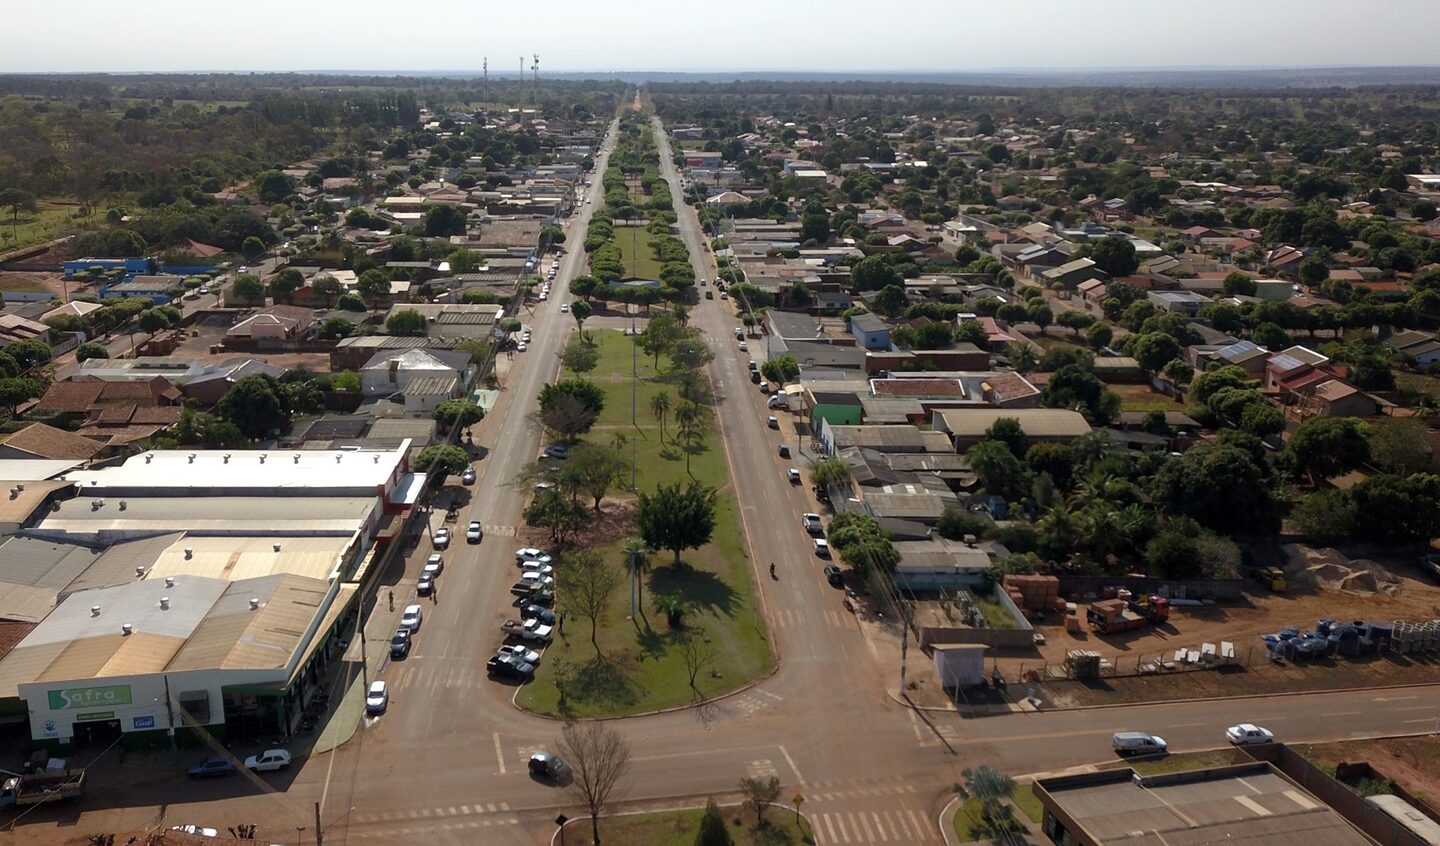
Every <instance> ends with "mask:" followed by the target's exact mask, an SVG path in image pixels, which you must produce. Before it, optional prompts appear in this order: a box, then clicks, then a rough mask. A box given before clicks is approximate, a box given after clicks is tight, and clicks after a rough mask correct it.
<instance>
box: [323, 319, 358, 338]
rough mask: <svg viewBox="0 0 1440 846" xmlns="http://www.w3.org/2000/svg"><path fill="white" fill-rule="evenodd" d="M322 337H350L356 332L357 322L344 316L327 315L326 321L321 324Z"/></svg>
mask: <svg viewBox="0 0 1440 846" xmlns="http://www.w3.org/2000/svg"><path fill="white" fill-rule="evenodd" d="M319 333H320V337H322V338H325V339H327V340H335V339H338V338H348V337H350V336H351V335H353V334H355V324H354V323H352V322H350V321H349V320H347V319H345V318H343V317H339V316H336V317H327V318H325V322H324V323H321V324H320V330H319Z"/></svg>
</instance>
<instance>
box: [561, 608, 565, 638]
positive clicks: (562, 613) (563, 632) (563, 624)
mask: <svg viewBox="0 0 1440 846" xmlns="http://www.w3.org/2000/svg"><path fill="white" fill-rule="evenodd" d="M560 634H565V612H563V611H562V612H560Z"/></svg>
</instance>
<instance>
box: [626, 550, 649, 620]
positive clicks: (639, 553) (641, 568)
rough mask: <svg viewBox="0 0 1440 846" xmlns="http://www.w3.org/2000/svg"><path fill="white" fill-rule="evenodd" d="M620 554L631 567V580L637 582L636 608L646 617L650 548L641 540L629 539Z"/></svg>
mask: <svg viewBox="0 0 1440 846" xmlns="http://www.w3.org/2000/svg"><path fill="white" fill-rule="evenodd" d="M620 554H621V555H624V556H625V562H626V564H627V565H628V566H629V567H630V578H632V579H634V580H635V590H636V593H635V607H636V608H638V609H639V610H640V616H641V617H644V616H645V572H646V571H647V570H649V569H650V547H648V546H646V545H645V541H643V540H641V539H640V538H628V539H627V540H626V541H625V548H624V549H622V550H620ZM645 624H646V625H647V626H648V625H649V624H650V621H649V620H648V619H647V620H646V621H645ZM636 625H637V626H638V625H639V624H638V623H637V624H636Z"/></svg>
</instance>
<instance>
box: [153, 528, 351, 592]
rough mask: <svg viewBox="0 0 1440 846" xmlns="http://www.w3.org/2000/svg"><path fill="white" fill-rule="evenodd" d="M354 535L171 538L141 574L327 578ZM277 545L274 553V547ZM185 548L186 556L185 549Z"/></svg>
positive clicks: (253, 577)
mask: <svg viewBox="0 0 1440 846" xmlns="http://www.w3.org/2000/svg"><path fill="white" fill-rule="evenodd" d="M353 540H354V538H353V536H346V537H335V536H329V537H308V538H307V537H300V538H296V537H259V538H256V537H241V538H237V537H194V536H190V535H187V536H185V537H183V538H180V539H178V540H176V541H175V542H174V543H172V544H171V545H170V546H169V547H168V548H167V549H166V550H165V551H164V552H162V553H161V554H160V555H159V556H158V557H157V558H156V559H155V562H154V566H153V567H152V568H151V570H150V572H149V574H148V575H147V576H146V578H147V579H156V578H163V577H165V576H205V577H208V578H214V579H225V580H226V581H232V582H233V581H239V580H241V579H257V578H261V577H263V576H272V575H277V574H282V573H290V574H294V575H297V576H305V577H307V578H311V579H320V580H322V581H323V580H328V579H329V578H330V577H331V575H332V574H334V572H335V569H336V567H337V566H338V564H339V561H340V557H341V556H342V555H343V554H344V553H345V550H346V549H347V548H348V547H349V546H350V543H351V542H352V541H353ZM277 545H278V546H279V547H280V549H279V551H278V552H277V551H276V549H275V547H276V546H277ZM187 549H189V550H191V552H190V554H189V557H188V558H187V557H186V552H185V550H187Z"/></svg>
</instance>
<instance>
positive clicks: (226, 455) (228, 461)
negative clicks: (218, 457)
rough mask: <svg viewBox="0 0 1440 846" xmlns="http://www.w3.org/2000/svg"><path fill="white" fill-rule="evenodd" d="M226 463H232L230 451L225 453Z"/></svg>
mask: <svg viewBox="0 0 1440 846" xmlns="http://www.w3.org/2000/svg"><path fill="white" fill-rule="evenodd" d="M225 463H226V464H229V463H230V453H228V452H227V453H225Z"/></svg>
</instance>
